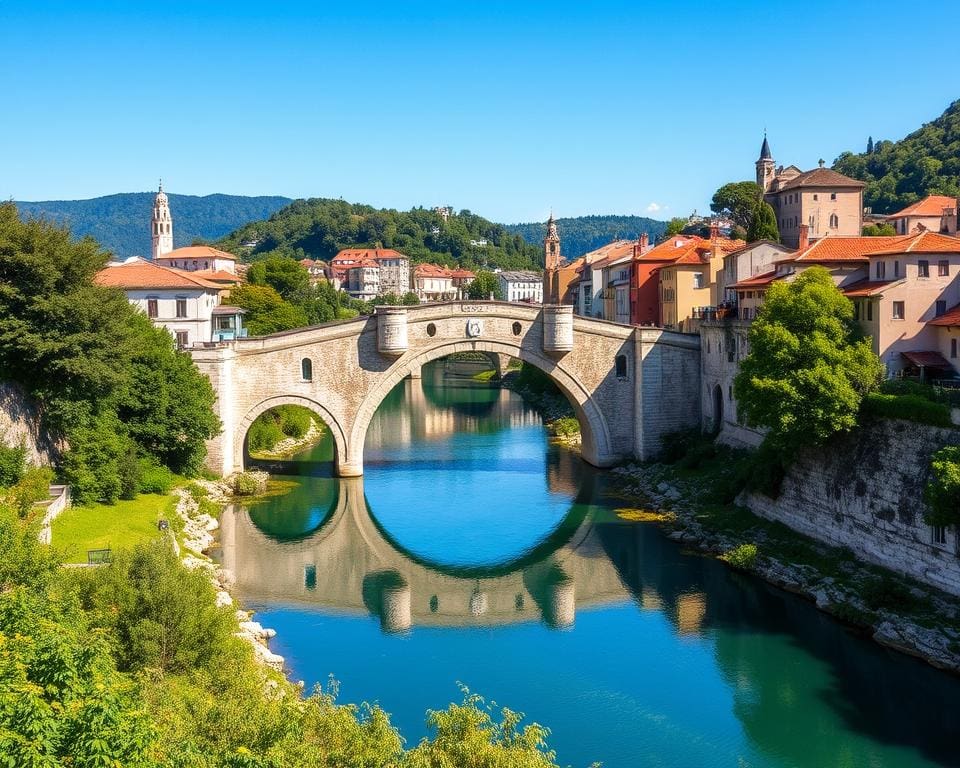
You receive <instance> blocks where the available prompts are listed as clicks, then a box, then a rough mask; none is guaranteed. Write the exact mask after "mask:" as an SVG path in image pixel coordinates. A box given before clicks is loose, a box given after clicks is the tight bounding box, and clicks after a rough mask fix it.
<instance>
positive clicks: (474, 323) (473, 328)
mask: <svg viewBox="0 0 960 768" xmlns="http://www.w3.org/2000/svg"><path fill="white" fill-rule="evenodd" d="M481 333H483V321H482V320H477V319H476V318H470V319H469V320H467V336H469V337H470V338H471V339H475V338H477V336H479V335H480V334H481Z"/></svg>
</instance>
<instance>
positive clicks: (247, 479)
mask: <svg viewBox="0 0 960 768" xmlns="http://www.w3.org/2000/svg"><path fill="white" fill-rule="evenodd" d="M231 485H232V486H233V492H234V493H235V494H236V495H237V496H255V495H256V494H258V493H263V491H264V490H265V489H266V477H265V476H264V475H263V474H262V473H254V472H237V474H235V475H234V476H233V479H232V481H231Z"/></svg>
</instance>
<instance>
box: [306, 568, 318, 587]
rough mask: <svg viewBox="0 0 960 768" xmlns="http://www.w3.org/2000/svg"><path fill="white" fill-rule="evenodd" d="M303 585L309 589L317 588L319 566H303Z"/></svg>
mask: <svg viewBox="0 0 960 768" xmlns="http://www.w3.org/2000/svg"><path fill="white" fill-rule="evenodd" d="M303 586H305V587H306V588H307V589H316V588H317V566H315V565H305V566H303Z"/></svg>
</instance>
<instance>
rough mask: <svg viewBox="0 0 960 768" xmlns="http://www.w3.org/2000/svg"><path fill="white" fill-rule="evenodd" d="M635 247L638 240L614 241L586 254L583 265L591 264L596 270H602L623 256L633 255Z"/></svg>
mask: <svg viewBox="0 0 960 768" xmlns="http://www.w3.org/2000/svg"><path fill="white" fill-rule="evenodd" d="M635 245H636V240H614V241H613V242H612V243H607V244H606V245H602V246H600V247H599V248H597V249H596V250H593V251H590V252H589V253H586V254H584V255H583V257H582V258H583V262H582V264H583V265H587V264H589V265H590V266H591V267H593V268H595V269H601V268H603V267H604V266H606V265H607V264H609V263H610V262H612V261H615V260H617V259H619V258H621V257H622V256H626V255H631V254H633V247H634V246H635Z"/></svg>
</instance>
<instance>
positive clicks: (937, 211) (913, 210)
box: [887, 195, 957, 219]
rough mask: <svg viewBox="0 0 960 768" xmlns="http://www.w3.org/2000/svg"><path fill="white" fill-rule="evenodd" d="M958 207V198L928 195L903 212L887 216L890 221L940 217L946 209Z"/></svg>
mask: <svg viewBox="0 0 960 768" xmlns="http://www.w3.org/2000/svg"><path fill="white" fill-rule="evenodd" d="M956 207H957V198H955V197H948V196H947V195H928V196H927V197H925V198H923V200H918V201H917V202H915V203H914V204H913V205H908V206H907V207H906V208H904V209H903V210H902V211H897V212H896V213H892V214H890V215H889V216H887V218H888V219H899V218H901V217H902V216H940V215H941V214H942V213H943V209H944V208H954V209H956Z"/></svg>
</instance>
